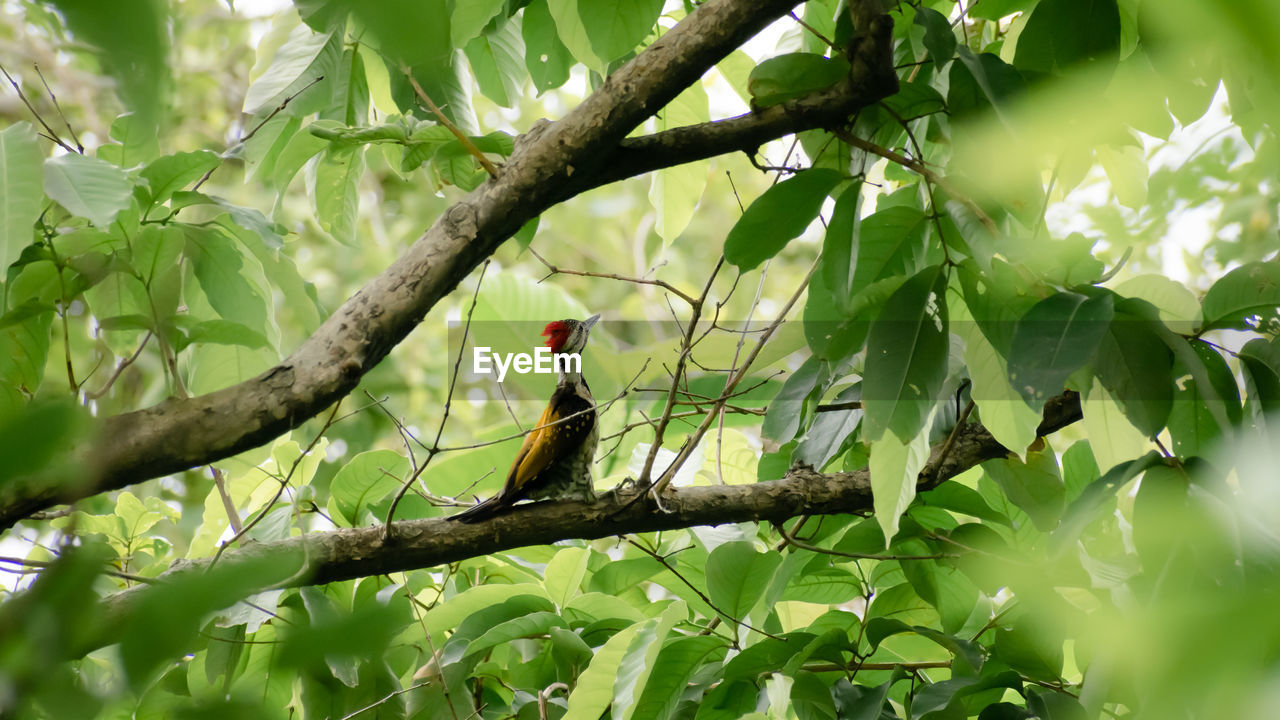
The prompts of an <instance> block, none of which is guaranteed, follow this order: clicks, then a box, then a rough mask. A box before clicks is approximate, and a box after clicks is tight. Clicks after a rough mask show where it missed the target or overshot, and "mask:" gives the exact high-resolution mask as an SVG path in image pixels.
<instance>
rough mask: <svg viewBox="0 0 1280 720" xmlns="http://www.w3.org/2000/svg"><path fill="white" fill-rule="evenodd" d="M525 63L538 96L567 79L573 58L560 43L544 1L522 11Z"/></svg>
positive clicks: (529, 5) (536, 0)
mask: <svg viewBox="0 0 1280 720" xmlns="http://www.w3.org/2000/svg"><path fill="white" fill-rule="evenodd" d="M522 19H523V22H522V23H521V31H522V32H523V34H524V64H525V67H526V68H528V70H529V78H530V79H531V80H533V87H534V89H536V90H537V91H538V95H542V93H544V92H546V91H548V90H552V89H555V88H558V87H560V86H561V85H563V84H565V82H567V81H568V80H569V68H570V67H572V66H573V55H572V54H571V53H570V52H569V48H567V47H565V46H564V43H562V42H560V36H559V35H558V34H557V33H556V24H555V20H554V19H553V18H552V17H551V10H550V9H549V8H548V7H547V0H534V1H533V2H531V3H529V4H528V5H526V6H525V8H524V15H523V16H522Z"/></svg>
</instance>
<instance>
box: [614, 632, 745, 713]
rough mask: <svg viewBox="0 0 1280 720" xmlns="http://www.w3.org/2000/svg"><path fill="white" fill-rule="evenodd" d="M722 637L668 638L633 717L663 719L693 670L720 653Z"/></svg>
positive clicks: (708, 662)
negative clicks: (669, 639)
mask: <svg viewBox="0 0 1280 720" xmlns="http://www.w3.org/2000/svg"><path fill="white" fill-rule="evenodd" d="M726 650H727V648H726V647H725V644H724V640H721V639H720V638H717V637H711V636H707V635H694V636H691V637H681V638H676V639H675V640H672V641H671V642H668V643H667V644H666V645H665V646H664V647H663V648H662V651H661V652H660V653H658V658H657V660H655V661H654V665H653V672H651V673H650V674H649V681H648V682H647V683H645V686H644V692H643V693H642V694H641V695H640V700H639V701H637V702H636V704H635V707H634V709H633V711H632V715H631V716H632V717H633V718H645V719H646V720H648V719H649V718H652V719H653V720H667V719H668V718H671V717H672V715H673V714H674V713H675V709H676V706H677V705H678V704H679V702H680V699H681V698H682V697H683V696H684V694H685V691H686V690H687V689H688V686H689V681H690V680H691V679H692V678H693V675H694V673H696V672H698V671H699V670H700V669H702V668H703V667H704V666H708V665H710V664H712V663H715V662H717V661H718V660H720V659H722V658H723V657H724V654H725V651H726Z"/></svg>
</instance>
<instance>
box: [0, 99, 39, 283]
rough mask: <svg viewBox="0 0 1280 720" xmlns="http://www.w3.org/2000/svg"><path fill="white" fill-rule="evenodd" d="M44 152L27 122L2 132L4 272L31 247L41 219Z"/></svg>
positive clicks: (0, 258) (0, 241)
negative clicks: (41, 173) (35, 226)
mask: <svg viewBox="0 0 1280 720" xmlns="http://www.w3.org/2000/svg"><path fill="white" fill-rule="evenodd" d="M43 161H44V153H42V152H40V145H39V143H38V142H37V141H36V133H35V131H34V130H33V129H32V128H31V125H30V124H29V123H26V122H20V123H16V124H14V125H10V126H9V127H7V128H5V129H4V130H3V131H0V269H4V268H7V267H9V266H10V265H11V264H13V262H14V261H15V260H17V259H18V256H19V255H21V254H22V249H23V248H24V247H26V246H27V245H29V244H31V240H32V232H33V231H32V226H33V225H35V222H36V219H37V218H38V217H40V201H41V200H42V199H44V189H43V188H41V187H40V164H41V163H42V162H43Z"/></svg>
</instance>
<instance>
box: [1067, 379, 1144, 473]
mask: <svg viewBox="0 0 1280 720" xmlns="http://www.w3.org/2000/svg"><path fill="white" fill-rule="evenodd" d="M1083 395H1084V398H1083V400H1082V401H1081V403H1080V406H1081V409H1082V410H1083V411H1084V429H1085V435H1086V436H1087V437H1088V438H1089V445H1090V446H1091V447H1092V448H1093V454H1094V456H1095V457H1096V458H1097V459H1098V467H1100V468H1111V467H1114V466H1115V465H1117V464H1119V463H1121V462H1124V461H1126V460H1131V459H1133V458H1135V457H1138V456H1139V455H1141V454H1143V453H1144V452H1146V450H1147V438H1146V436H1144V435H1143V434H1142V431H1141V430H1139V429H1138V428H1136V427H1134V426H1133V423H1131V422H1130V421H1129V419H1128V418H1127V417H1126V416H1125V414H1124V412H1123V411H1122V410H1121V409H1120V404H1119V403H1118V402H1116V399H1115V398H1114V397H1113V396H1112V395H1111V393H1109V392H1107V390H1106V388H1104V387H1103V386H1102V383H1101V382H1100V381H1099V380H1098V379H1096V378H1095V379H1094V380H1093V385H1092V386H1091V387H1090V388H1089V389H1088V391H1087V392H1085V393H1083Z"/></svg>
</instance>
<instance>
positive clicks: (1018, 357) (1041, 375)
mask: <svg viewBox="0 0 1280 720" xmlns="http://www.w3.org/2000/svg"><path fill="white" fill-rule="evenodd" d="M1112 303H1113V301H1112V296H1111V294H1110V293H1100V294H1098V295H1095V296H1094V297H1086V296H1084V295H1081V294H1079V293H1073V292H1059V293H1055V294H1053V295H1050V296H1049V297H1047V298H1045V299H1044V300H1041V301H1040V302H1038V303H1036V304H1035V306H1033V307H1032V308H1031V309H1030V310H1029V311H1027V314H1026V315H1023V316H1022V318H1021V319H1020V320H1018V324H1017V326H1016V327H1015V328H1014V330H1013V341H1012V343H1011V347H1010V350H1009V382H1010V383H1012V385H1013V387H1015V388H1017V390H1018V392H1019V393H1020V394H1021V395H1022V398H1023V399H1024V400H1026V401H1027V403H1028V404H1030V405H1031V406H1032V407H1040V406H1041V405H1043V404H1044V401H1045V400H1047V399H1048V398H1049V397H1051V396H1053V395H1057V394H1058V393H1060V392H1062V390H1063V389H1064V388H1065V387H1066V382H1067V377H1068V376H1070V375H1071V373H1073V372H1075V371H1076V370H1079V369H1080V368H1081V367H1083V366H1084V364H1085V363H1086V362H1088V361H1089V358H1090V357H1092V356H1093V353H1094V350H1095V349H1096V348H1097V347H1098V344H1099V343H1100V342H1101V341H1102V338H1103V337H1104V336H1106V334H1107V331H1108V330H1109V329H1110V327H1111V318H1112V316H1113V315H1114V312H1115V310H1114V306H1113V304H1112Z"/></svg>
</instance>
